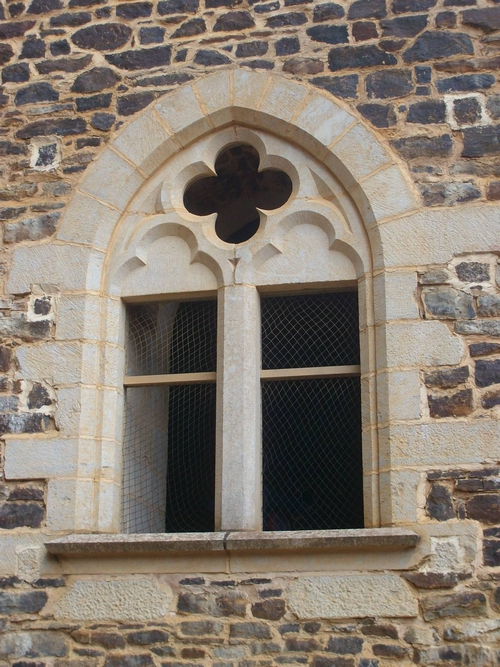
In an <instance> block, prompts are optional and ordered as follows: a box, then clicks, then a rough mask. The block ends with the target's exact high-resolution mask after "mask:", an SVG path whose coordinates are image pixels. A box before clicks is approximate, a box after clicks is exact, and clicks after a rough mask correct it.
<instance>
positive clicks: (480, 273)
mask: <svg viewBox="0 0 500 667" xmlns="http://www.w3.org/2000/svg"><path fill="white" fill-rule="evenodd" d="M455 271H456V273H457V277H458V279H459V280H461V281H462V282H463V283H475V282H483V281H485V280H489V279H490V271H489V265H488V264H484V263H482V262H460V264H457V266H456V267H455Z"/></svg>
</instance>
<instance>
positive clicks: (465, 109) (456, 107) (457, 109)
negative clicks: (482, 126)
mask: <svg viewBox="0 0 500 667" xmlns="http://www.w3.org/2000/svg"><path fill="white" fill-rule="evenodd" d="M453 116H454V117H455V120H456V121H457V123H458V124H459V125H473V124H474V123H477V122H478V121H480V120H481V116H482V110H481V105H480V104H479V100H477V99H476V98H474V97H465V98H463V99H460V100H454V101H453Z"/></svg>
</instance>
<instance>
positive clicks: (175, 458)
mask: <svg viewBox="0 0 500 667" xmlns="http://www.w3.org/2000/svg"><path fill="white" fill-rule="evenodd" d="M168 430H169V442H168V465H167V503H166V506H167V512H166V522H165V531H166V532H167V533H182V532H210V531H213V530H214V508H215V384H199V385H184V386H178V387H171V388H170V398H169V407H168Z"/></svg>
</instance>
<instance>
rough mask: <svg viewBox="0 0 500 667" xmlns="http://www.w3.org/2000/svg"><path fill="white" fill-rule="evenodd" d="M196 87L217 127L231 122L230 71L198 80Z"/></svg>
mask: <svg viewBox="0 0 500 667" xmlns="http://www.w3.org/2000/svg"><path fill="white" fill-rule="evenodd" d="M194 87H195V89H196V90H197V91H198V94H199V96H200V98H201V103H202V105H203V106H204V107H205V109H206V111H207V114H208V116H209V117H210V118H211V120H212V122H213V123H214V124H215V125H217V126H220V125H221V124H223V123H226V122H230V121H231V119H232V111H231V108H230V107H231V73H230V71H229V70H224V71H222V72H218V73H217V74H214V75H213V76H205V77H203V78H201V79H198V80H197V81H196V83H195V84H194Z"/></svg>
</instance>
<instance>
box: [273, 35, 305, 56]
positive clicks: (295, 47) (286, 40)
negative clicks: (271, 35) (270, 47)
mask: <svg viewBox="0 0 500 667" xmlns="http://www.w3.org/2000/svg"><path fill="white" fill-rule="evenodd" d="M274 48H275V51H276V55H277V56H288V55H292V54H293V53H298V52H299V51H300V42H299V40H298V39H297V37H283V39H279V40H278V41H277V42H276V44H275V46H274Z"/></svg>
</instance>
